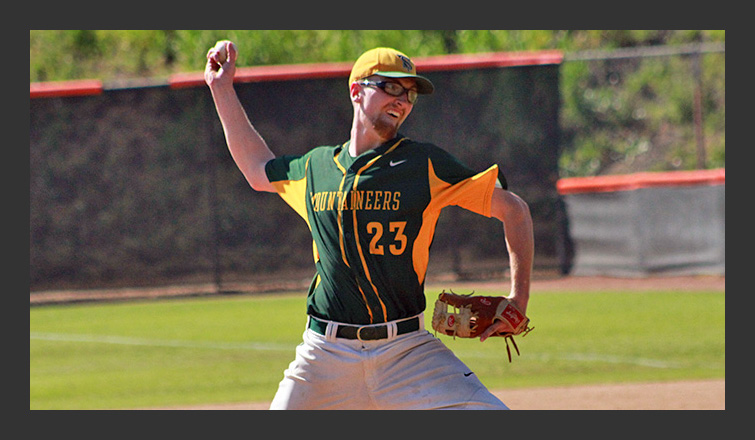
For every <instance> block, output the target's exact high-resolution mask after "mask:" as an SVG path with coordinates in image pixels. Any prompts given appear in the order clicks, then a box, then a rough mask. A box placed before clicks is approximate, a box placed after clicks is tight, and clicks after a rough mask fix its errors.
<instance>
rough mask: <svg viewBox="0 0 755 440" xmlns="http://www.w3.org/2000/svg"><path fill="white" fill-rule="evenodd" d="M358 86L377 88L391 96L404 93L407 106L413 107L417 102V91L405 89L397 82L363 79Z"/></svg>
mask: <svg viewBox="0 0 755 440" xmlns="http://www.w3.org/2000/svg"><path fill="white" fill-rule="evenodd" d="M359 84H362V85H365V86H373V87H377V88H379V89H380V90H382V91H384V92H385V93H387V94H389V95H391V96H401V95H403V94H404V93H406V100H407V101H409V104H412V105H414V103H415V102H417V96H418V94H417V91H416V90H414V89H405V88H404V86H402V85H401V84H399V83H397V82H392V81H369V80H366V79H365V80H363V81H360V82H359Z"/></svg>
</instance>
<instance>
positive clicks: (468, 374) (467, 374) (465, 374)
mask: <svg viewBox="0 0 755 440" xmlns="http://www.w3.org/2000/svg"><path fill="white" fill-rule="evenodd" d="M473 374H474V372H472V371H470V372H469V373H464V377H469V376H471V375H473Z"/></svg>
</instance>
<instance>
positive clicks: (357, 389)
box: [270, 328, 508, 410]
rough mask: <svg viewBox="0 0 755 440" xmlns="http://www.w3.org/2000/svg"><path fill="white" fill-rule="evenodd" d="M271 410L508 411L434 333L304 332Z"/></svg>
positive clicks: (420, 331) (422, 331) (421, 329)
mask: <svg viewBox="0 0 755 440" xmlns="http://www.w3.org/2000/svg"><path fill="white" fill-rule="evenodd" d="M270 409H271V410H274V409H294V410H304V409H349V410H362V409H382V410H401V409H419V410H428V409H508V407H506V405H504V404H503V402H501V401H500V400H499V399H498V398H497V397H495V396H494V395H493V394H492V393H491V392H490V391H488V389H487V388H486V387H485V386H484V385H483V384H482V383H481V382H480V380H479V379H478V378H477V376H476V375H475V374H474V373H473V372H471V371H470V370H469V369H468V367H467V366H466V365H465V364H464V363H463V362H462V361H461V360H459V359H458V358H457V357H456V355H454V353H453V352H452V351H451V350H450V349H448V348H447V347H446V346H445V345H444V344H443V343H442V342H441V341H440V340H439V339H438V338H436V337H435V336H434V335H433V334H431V333H430V332H428V331H427V330H425V329H424V328H420V329H419V330H418V331H415V332H411V333H407V334H404V335H399V336H394V337H392V338H390V339H383V340H378V341H359V340H351V339H340V338H339V339H337V338H335V336H328V337H326V336H323V335H320V334H318V333H316V332H314V331H312V330H309V329H307V330H305V332H304V336H303V342H302V343H301V344H299V346H298V347H297V348H296V358H295V359H294V361H293V362H291V364H290V365H289V367H288V369H286V371H284V378H283V380H282V381H281V382H280V384H279V386H278V392H277V393H276V395H275V398H274V399H273V402H272V404H271V405H270Z"/></svg>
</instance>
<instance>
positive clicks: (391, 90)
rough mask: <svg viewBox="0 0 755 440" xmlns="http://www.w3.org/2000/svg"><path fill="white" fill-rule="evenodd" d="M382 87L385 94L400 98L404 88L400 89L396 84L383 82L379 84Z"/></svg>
mask: <svg viewBox="0 0 755 440" xmlns="http://www.w3.org/2000/svg"><path fill="white" fill-rule="evenodd" d="M381 85H382V86H383V87H382V88H383V90H385V93H387V94H389V95H391V96H401V94H402V93H404V90H405V89H404V88H403V87H401V85H400V84H396V83H394V82H384V83H383V84H381Z"/></svg>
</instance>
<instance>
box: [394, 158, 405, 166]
mask: <svg viewBox="0 0 755 440" xmlns="http://www.w3.org/2000/svg"><path fill="white" fill-rule="evenodd" d="M406 161H407V159H404V160H400V161H398V162H394V161H391V166H392V167H395V166H396V165H401V164H402V163H404V162H406Z"/></svg>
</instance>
